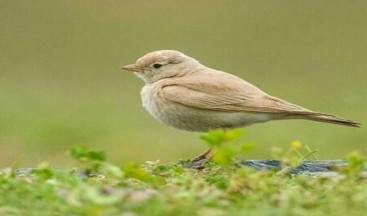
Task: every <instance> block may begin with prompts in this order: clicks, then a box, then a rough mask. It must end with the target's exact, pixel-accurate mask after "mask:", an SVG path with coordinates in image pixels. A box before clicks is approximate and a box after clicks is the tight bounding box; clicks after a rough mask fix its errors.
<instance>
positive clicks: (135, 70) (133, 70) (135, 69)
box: [121, 64, 143, 72]
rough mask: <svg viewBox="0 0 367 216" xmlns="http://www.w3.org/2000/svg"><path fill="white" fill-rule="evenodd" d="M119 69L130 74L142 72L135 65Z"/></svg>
mask: <svg viewBox="0 0 367 216" xmlns="http://www.w3.org/2000/svg"><path fill="white" fill-rule="evenodd" d="M121 69H124V70H128V71H132V72H141V71H143V70H142V69H141V68H139V67H138V66H136V65H135V64H129V65H125V66H122V67H121Z"/></svg>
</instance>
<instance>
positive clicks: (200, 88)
mask: <svg viewBox="0 0 367 216" xmlns="http://www.w3.org/2000/svg"><path fill="white" fill-rule="evenodd" d="M123 68H124V69H126V70H130V71H133V72H135V73H136V74H137V75H138V76H139V77H140V78H142V79H143V80H144V82H145V83H146V85H145V86H144V88H143V89H142V92H141V96H142V101H143V105H144V107H145V108H146V110H147V111H148V112H149V113H150V114H151V115H152V116H153V117H154V118H156V119H157V120H159V121H161V122H163V123H165V124H167V125H169V126H172V127H175V128H178V129H183V130H189V131H207V130H210V129H214V128H234V127H243V126H247V125H251V124H254V123H260V122H266V121H269V120H280V119H307V120H314V121H321V122H328V123H335V124H341V125H346V126H352V127H358V126H359V124H358V123H356V122H354V121H351V120H347V119H342V118H338V117H335V116H332V115H329V114H324V113H319V112H314V111H311V110H308V109H306V108H303V107H301V106H298V105H295V104H292V103H289V102H287V101H284V100H282V99H279V98H276V97H273V96H270V95H268V94H267V93H265V92H263V91H262V90H260V89H259V88H257V87H256V86H254V85H252V84H250V83H248V82H246V81H245V80H242V79H241V78H239V77H237V76H234V75H232V74H228V73H225V72H222V71H218V70H214V69H211V68H208V67H206V66H204V65H202V64H200V63H199V62H198V61H196V60H195V59H193V58H191V57H188V56H186V55H184V54H183V53H181V52H178V51H174V50H161V51H155V52H152V53H149V54H147V55H145V56H143V57H141V58H140V59H138V61H137V62H136V63H135V64H132V65H126V66H124V67H123Z"/></svg>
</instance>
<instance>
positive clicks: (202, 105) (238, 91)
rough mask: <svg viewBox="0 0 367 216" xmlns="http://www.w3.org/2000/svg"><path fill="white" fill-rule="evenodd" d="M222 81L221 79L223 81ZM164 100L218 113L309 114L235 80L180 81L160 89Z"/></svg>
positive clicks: (216, 78) (232, 78)
mask: <svg viewBox="0 0 367 216" xmlns="http://www.w3.org/2000/svg"><path fill="white" fill-rule="evenodd" d="M224 78H225V79H224ZM161 94H162V96H163V98H164V99H166V100H168V101H170V102H175V103H179V104H181V105H184V106H187V107H192V108H198V109H207V110H217V111H222V112H238V111H247V112H257V113H293V114H309V113H311V112H312V111H310V110H308V109H306V108H303V107H300V106H297V105H295V104H291V103H289V102H287V101H284V100H281V99H279V98H276V97H272V96H270V95H268V94H266V93H265V92H263V91H261V90H260V89H259V88H257V87H255V86H253V85H252V84H250V83H248V82H246V81H244V80H242V79H239V78H237V77H235V76H228V77H223V76H218V77H217V76H211V77H208V79H205V80H203V79H193V78H191V79H186V80H185V79H182V80H180V82H173V83H167V84H165V85H162V89H161Z"/></svg>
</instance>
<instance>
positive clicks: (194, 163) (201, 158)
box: [188, 148, 213, 169]
mask: <svg viewBox="0 0 367 216" xmlns="http://www.w3.org/2000/svg"><path fill="white" fill-rule="evenodd" d="M212 151H213V149H212V148H209V149H208V150H206V151H204V152H203V153H201V154H199V155H198V156H196V157H195V158H193V159H191V160H190V163H189V164H188V167H189V168H195V169H201V168H203V165H204V164H205V163H206V162H208V160H209V158H210V153H211V152H212Z"/></svg>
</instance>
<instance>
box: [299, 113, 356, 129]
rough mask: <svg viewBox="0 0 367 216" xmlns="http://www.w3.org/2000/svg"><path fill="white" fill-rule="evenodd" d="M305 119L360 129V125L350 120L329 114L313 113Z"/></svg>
mask: <svg viewBox="0 0 367 216" xmlns="http://www.w3.org/2000/svg"><path fill="white" fill-rule="evenodd" d="M306 119H308V120H312V121H319V122H326V123H331V124H339V125H344V126H349V127H360V125H361V124H360V123H357V122H354V121H352V120H348V119H343V118H339V117H336V116H333V115H329V114H319V113H316V114H315V113H314V114H310V115H307V117H306Z"/></svg>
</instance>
